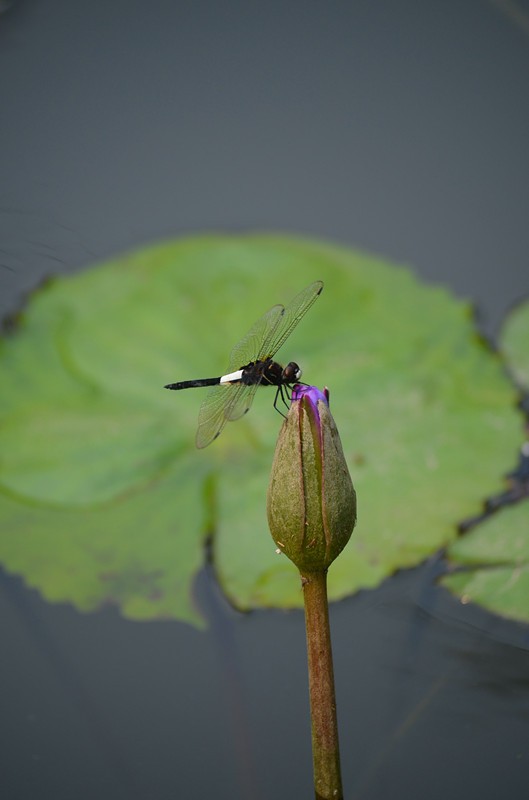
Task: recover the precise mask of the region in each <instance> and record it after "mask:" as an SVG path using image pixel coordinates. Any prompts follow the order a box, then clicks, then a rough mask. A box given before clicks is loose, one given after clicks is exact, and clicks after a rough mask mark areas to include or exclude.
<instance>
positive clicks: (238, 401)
mask: <svg viewBox="0 0 529 800" xmlns="http://www.w3.org/2000/svg"><path fill="white" fill-rule="evenodd" d="M258 386H259V384H258V383H253V384H250V386H241V389H240V390H239V391H238V392H236V393H235V398H234V400H233V401H232V402H231V403H230V405H229V407H228V408H227V409H226V419H229V421H230V422H233V421H234V420H236V419H240V418H241V417H242V416H244V414H246V412H247V411H249V410H250V406H251V405H252V403H253V399H254V397H255V393H256V391H257V387H258Z"/></svg>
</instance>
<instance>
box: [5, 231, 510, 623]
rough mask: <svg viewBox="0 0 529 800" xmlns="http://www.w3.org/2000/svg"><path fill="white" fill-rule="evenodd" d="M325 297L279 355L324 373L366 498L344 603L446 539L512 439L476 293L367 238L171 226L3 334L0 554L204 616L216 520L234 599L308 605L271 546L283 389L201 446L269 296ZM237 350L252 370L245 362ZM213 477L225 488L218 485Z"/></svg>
mask: <svg viewBox="0 0 529 800" xmlns="http://www.w3.org/2000/svg"><path fill="white" fill-rule="evenodd" d="M316 279H322V280H323V281H324V282H325V291H324V293H323V294H322V297H321V298H320V300H319V301H318V303H317V304H316V305H315V306H314V308H313V309H311V311H310V312H309V314H308V315H307V317H306V318H305V319H304V320H303V321H302V322H301V323H300V325H299V326H298V328H297V329H296V331H295V333H294V334H293V335H292V337H291V338H290V339H289V340H288V342H287V343H286V344H285V346H284V347H283V349H282V351H280V352H279V353H278V359H279V360H280V361H282V362H283V363H285V362H286V361H290V360H295V361H296V362H298V363H299V364H300V365H301V366H302V368H303V370H304V378H305V379H306V380H308V381H309V382H310V383H313V384H319V385H321V386H323V385H324V384H326V385H328V386H329V387H330V390H331V409H332V413H333V416H334V418H335V419H336V421H337V424H338V426H339V428H340V434H341V439H342V443H343V445H344V450H345V455H346V458H347V459H348V461H349V465H350V471H351V474H352V477H353V480H354V483H355V487H356V489H357V493H358V509H359V522H358V526H357V529H356V531H355V536H354V537H353V540H352V541H351V542H350V543H349V545H348V547H347V548H346V549H345V551H344V552H343V553H342V555H341V556H340V558H338V559H337V561H336V562H335V563H334V564H333V566H332V568H331V571H330V576H329V578H330V595H331V597H334V598H336V597H343V596H344V595H345V594H347V593H349V592H352V591H355V590H356V589H358V588H360V587H366V586H374V585H376V584H377V583H378V582H380V581H381V580H382V579H383V578H384V577H386V576H387V575H388V574H390V573H391V572H392V571H394V570H395V569H397V568H399V567H404V566H411V565H414V564H417V563H419V562H420V561H421V560H423V559H424V558H425V557H426V556H428V555H429V554H430V553H431V552H433V551H435V550H436V549H438V548H439V547H441V546H443V545H444V544H446V543H447V542H449V541H450V540H451V539H452V538H453V537H454V532H455V528H454V522H455V521H457V520H458V519H460V518H462V517H464V516H466V515H468V514H469V513H471V511H472V509H473V508H474V507H475V504H476V502H477V501H478V500H479V498H481V497H483V496H484V495H486V494H487V493H491V492H492V491H493V490H495V488H496V482H497V475H498V473H499V472H501V470H502V468H503V467H504V465H505V464H506V463H508V462H509V458H510V454H511V453H512V451H513V449H515V448H516V446H517V445H518V443H519V437H520V432H519V428H520V423H519V419H518V416H517V414H516V412H515V410H514V408H513V402H514V394H513V390H512V387H511V386H510V384H509V383H508V381H507V380H506V378H505V376H504V374H503V372H502V368H501V364H500V362H499V361H498V359H497V358H496V357H495V356H494V355H492V354H491V353H490V352H489V351H487V350H486V349H485V348H484V346H483V345H482V344H481V342H480V341H479V340H478V338H477V337H476V336H475V333H474V329H473V325H472V321H471V319H470V314H469V311H468V308H467V306H466V305H465V304H464V303H461V302H460V301H456V300H454V298H453V297H451V296H450V295H449V294H448V292H446V291H444V290H442V289H438V288H432V287H429V286H424V285H421V284H420V283H419V282H418V281H416V280H415V279H414V278H413V277H412V275H411V274H410V273H409V272H408V271H407V270H404V269H400V268H395V267H394V266H392V265H390V264H386V263H383V262H382V261H380V260H379V259H375V258H372V257H369V256H367V255H365V254H363V253H358V252H354V251H349V250H345V249H341V248H335V247H331V246H328V245H325V244H321V243H316V242H308V241H303V240H296V239H291V238H287V237H273V236H248V237H243V236H241V237H213V236H212V237H202V238H189V239H183V240H180V241H176V242H167V243H164V244H161V245H159V246H156V247H151V248H149V249H146V250H142V251H138V252H136V253H133V254H129V255H126V256H123V257H121V258H118V259H116V260H114V261H112V262H109V263H107V264H103V265H101V266H98V267H96V268H93V269H91V270H87V271H86V272H84V273H82V274H79V275H76V276H74V277H70V278H67V279H61V280H57V281H55V282H54V283H52V284H50V285H49V286H47V287H45V288H44V289H42V290H40V291H39V292H37V293H36V294H35V295H34V297H33V298H32V301H31V303H30V305H29V307H28V309H27V311H26V313H25V314H24V315H23V318H22V321H21V323H20V326H19V329H18V330H17V331H16V333H15V334H14V335H11V336H10V337H7V338H5V339H3V340H2V341H1V342H0V385H1V386H2V390H1V395H0V426H1V427H0V454H1V455H0V524H1V533H0V558H1V559H2V560H3V562H4V564H5V565H6V567H7V568H8V569H10V570H12V571H14V572H17V573H19V574H22V575H24V576H25V578H26V580H27V581H28V583H30V584H31V585H33V586H36V587H38V588H39V589H40V590H41V591H42V592H43V594H44V595H45V596H46V597H48V598H50V599H60V600H68V599H69V600H71V601H72V602H74V603H76V604H77V605H78V607H79V608H86V609H87V608H94V607H96V606H97V605H98V604H100V603H102V602H105V601H111V602H116V603H118V604H119V605H120V607H122V608H123V609H124V611H125V613H127V614H129V615H131V616H135V617H142V618H146V617H147V618H148V617H155V616H159V615H173V616H174V617H178V618H180V619H186V620H196V619H197V614H196V612H195V611H194V608H193V604H192V601H191V599H190V590H191V584H192V581H193V578H194V575H195V574H196V571H197V570H198V569H199V567H200V563H201V548H202V543H203V539H204V536H205V535H206V534H209V533H211V532H213V534H214V544H213V557H214V559H215V568H216V574H217V575H218V576H219V578H220V580H221V582H222V585H223V588H224V590H225V592H226V593H227V595H228V596H229V597H230V599H231V600H232V601H233V602H234V603H235V604H236V605H238V606H239V607H241V608H251V607H255V606H259V605H273V606H292V605H300V604H301V601H302V598H301V593H300V592H299V588H298V584H297V581H296V578H295V575H296V573H295V569H294V567H293V566H292V565H291V564H290V563H289V562H287V560H286V559H285V558H284V557H281V556H278V555H276V554H275V552H274V547H273V543H272V542H271V540H270V537H269V534H268V531H267V524H266V511H265V498H266V487H267V484H268V474H269V470H270V465H271V462H272V455H273V450H274V445H275V439H276V436H277V431H278V430H279V427H280V424H281V421H282V420H281V417H279V415H278V414H276V413H275V412H274V410H273V408H272V402H273V389H266V388H262V389H260V390H259V391H258V392H257V397H256V399H255V401H254V406H253V408H252V411H251V413H250V414H249V415H248V416H247V417H245V418H244V419H243V420H241V421H238V422H237V423H234V424H230V425H228V426H227V427H226V429H225V431H224V432H223V434H222V436H221V438H220V439H219V440H218V441H216V442H214V443H213V444H212V445H211V447H209V448H208V449H207V450H205V451H201V452H197V451H196V450H195V448H194V438H195V428H196V421H197V416H198V408H199V406H200V403H201V401H202V399H203V396H204V394H203V391H204V390H198V389H197V390H189V391H185V392H178V393H173V392H167V391H165V390H164V389H163V388H162V387H163V386H164V384H166V383H168V382H172V381H176V380H185V379H189V378H199V377H210V376H216V375H221V374H222V373H223V372H224V371H225V369H226V366H227V364H228V359H229V352H230V348H231V347H232V346H233V345H234V344H235V343H236V342H237V341H238V340H239V339H240V338H241V337H242V336H243V335H244V333H245V332H246V331H247V330H248V328H249V327H250V326H251V325H252V323H253V322H254V321H255V320H256V319H257V318H258V317H259V316H260V315H261V314H263V313H264V312H265V311H266V309H267V307H270V306H271V305H273V304H274V303H277V302H288V301H289V300H290V299H292V297H293V296H294V295H295V294H296V293H297V292H298V291H300V290H301V289H302V288H303V287H304V286H306V285H308V284H309V283H310V282H311V281H313V280H316ZM241 366H242V365H241ZM206 487H210V488H211V487H213V489H214V491H213V493H212V492H211V491H206Z"/></svg>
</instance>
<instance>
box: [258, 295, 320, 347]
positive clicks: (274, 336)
mask: <svg viewBox="0 0 529 800" xmlns="http://www.w3.org/2000/svg"><path fill="white" fill-rule="evenodd" d="M322 289H323V281H314V283H311V284H310V286H307V288H306V289H303V291H302V292H300V293H299V294H298V295H296V296H295V297H294V299H293V300H292V302H291V303H289V304H288V306H287V307H286V308H285V309H283V312H282V313H281V314H280V315H279V317H278V319H277V321H276V324H275V325H274V327H273V328H271V329H270V332H269V333H268V335H267V336H266V338H265V340H264V341H263V345H262V348H261V350H260V351H259V353H258V354H257V358H258V359H264V358H268V357H273V356H274V355H275V354H276V353H277V351H278V350H279V348H280V347H281V345H283V344H284V342H285V341H286V339H287V338H288V337H289V336H290V334H291V333H292V331H293V330H294V328H295V327H296V325H297V324H298V322H299V321H300V319H301V318H302V317H303V316H304V315H305V314H306V313H307V311H308V310H309V308H310V307H311V305H312V304H313V303H314V302H315V301H316V299H317V298H318V297H319V295H320V294H321V291H322ZM276 308H277V306H276Z"/></svg>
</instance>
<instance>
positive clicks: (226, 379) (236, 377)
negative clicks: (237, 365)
mask: <svg viewBox="0 0 529 800" xmlns="http://www.w3.org/2000/svg"><path fill="white" fill-rule="evenodd" d="M241 378H242V369H238V370H237V372H230V373H229V375H223V376H222V378H221V379H220V382H221V383H232V382H233V381H240V379H241Z"/></svg>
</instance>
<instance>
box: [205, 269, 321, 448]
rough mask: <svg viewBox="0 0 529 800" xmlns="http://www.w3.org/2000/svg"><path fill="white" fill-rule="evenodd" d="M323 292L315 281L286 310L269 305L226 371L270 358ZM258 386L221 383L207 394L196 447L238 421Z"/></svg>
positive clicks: (235, 351) (238, 345) (234, 351)
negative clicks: (226, 425)
mask: <svg viewBox="0 0 529 800" xmlns="http://www.w3.org/2000/svg"><path fill="white" fill-rule="evenodd" d="M322 289H323V283H322V281H315V282H314V283H311V285H310V286H307V288H306V289H304V290H303V291H302V292H300V293H299V294H298V295H296V297H295V298H294V299H293V300H292V302H291V303H289V305H288V306H287V307H286V308H285V307H284V306H282V305H276V306H272V308H271V309H270V310H269V311H267V312H266V314H263V316H262V317H260V318H259V319H258V320H257V322H256V323H255V324H254V325H253V326H252V327H251V328H250V330H249V331H248V333H247V334H246V336H244V337H243V338H242V339H241V341H240V342H239V343H238V344H236V345H235V347H234V348H233V350H232V351H231V354H230V363H229V365H228V370H227V372H228V373H230V372H236V371H237V370H239V369H241V368H242V367H245V366H246V365H247V364H249V363H251V362H253V361H262V360H264V359H266V358H272V357H273V356H274V355H275V354H276V353H277V351H278V350H279V348H280V347H281V346H282V345H283V344H284V342H285V341H286V339H287V338H288V337H289V336H290V334H291V333H292V331H293V330H294V328H295V327H296V325H297V324H298V322H299V321H300V319H302V317H303V316H304V315H305V314H306V313H307V311H308V310H309V308H310V307H311V305H312V304H313V303H314V302H315V300H316V298H317V297H318V295H319V294H320V293H321V290H322ZM258 385H259V384H258V383H254V384H251V385H249V386H247V385H245V384H243V383H220V384H218V386H214V387H213V389H211V390H210V391H209V392H208V394H207V395H206V397H205V399H204V401H203V403H202V405H201V407H200V412H199V416H198V430H197V435H196V445H197V447H199V448H202V447H207V445H208V444H210V443H211V442H212V441H213V440H214V439H216V438H217V436H218V435H219V434H220V432H221V431H222V429H223V428H224V426H225V424H226V422H228V421H230V422H231V421H233V420H236V419H239V418H240V417H242V416H243V415H244V414H246V412H247V411H249V409H250V406H251V405H252V402H253V398H254V396H255V392H256V391H257V387H258Z"/></svg>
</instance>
